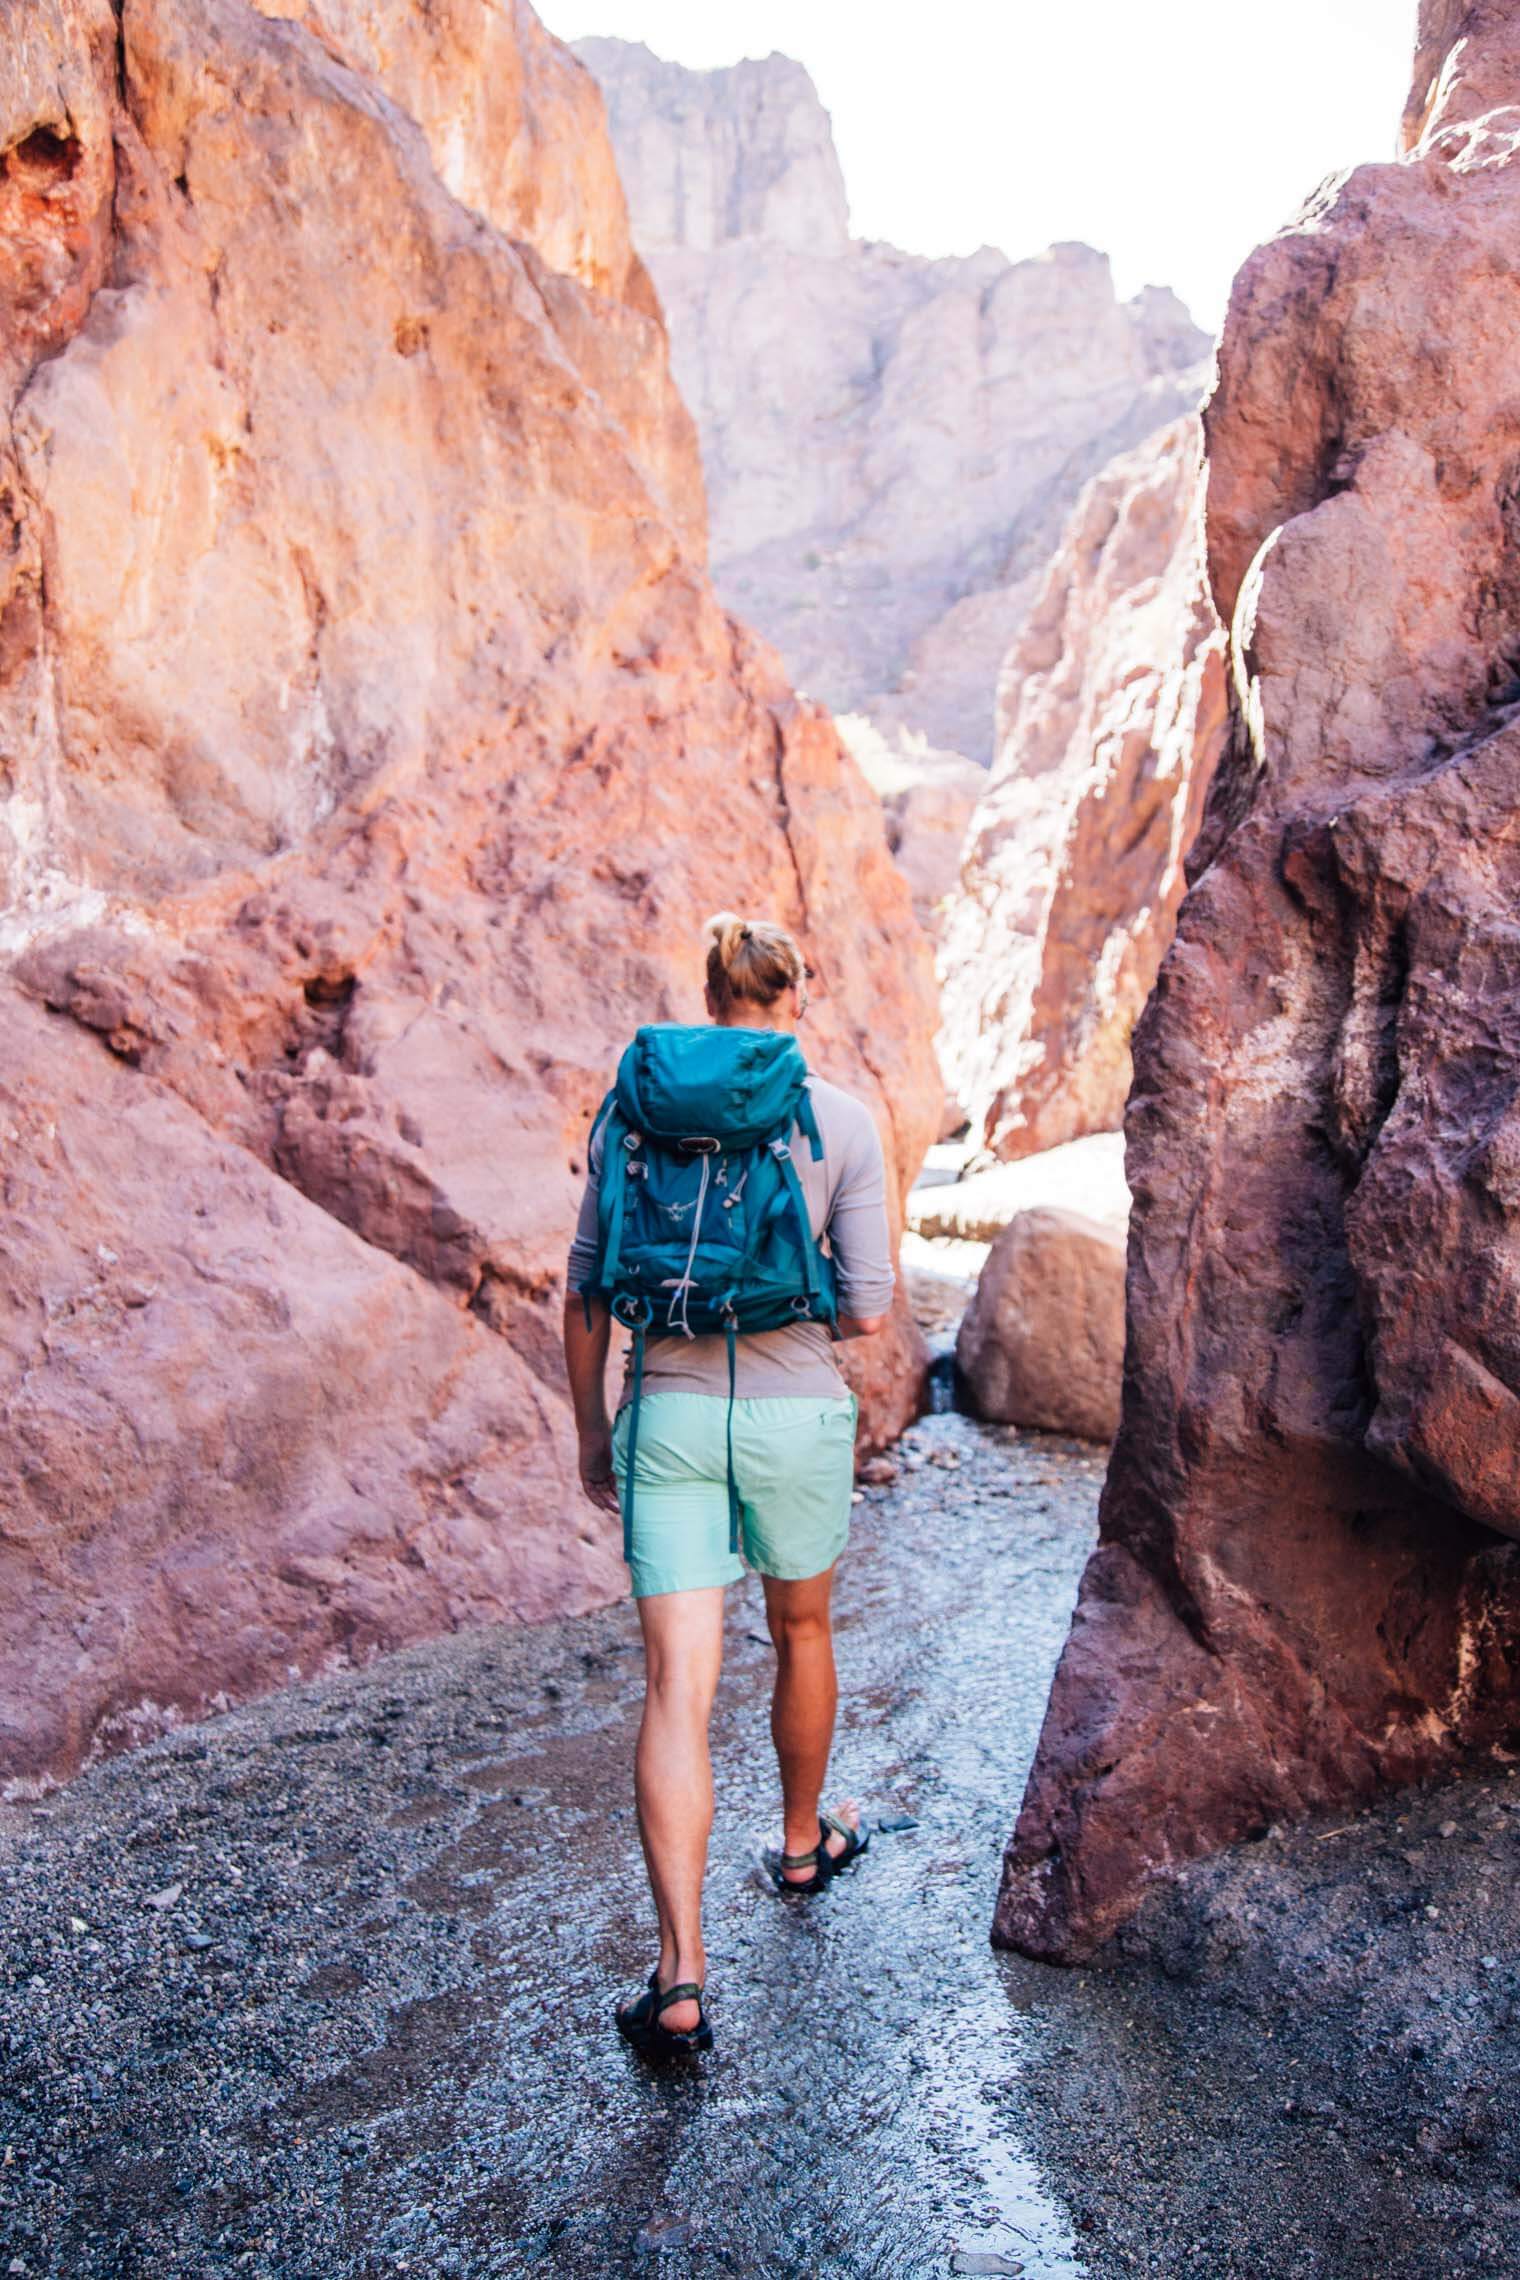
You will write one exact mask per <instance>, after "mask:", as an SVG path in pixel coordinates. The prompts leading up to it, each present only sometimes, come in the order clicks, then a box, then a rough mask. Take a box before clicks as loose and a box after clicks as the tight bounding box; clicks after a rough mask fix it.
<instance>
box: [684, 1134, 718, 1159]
mask: <svg viewBox="0 0 1520 2280" xmlns="http://www.w3.org/2000/svg"><path fill="white" fill-rule="evenodd" d="M722 1145H723V1143H722V1141H721V1140H714V1139H712V1138H711V1137H710V1135H708V1134H706V1133H701V1132H698V1133H694V1134H691V1135H689V1136H688V1137H687V1138H685V1139H681V1140H678V1141H677V1142H676V1146H677V1147H678V1148H679V1149H680V1150H681V1153H682V1154H683V1155H685V1156H716V1155H717V1153H718V1150H719V1149H720V1148H721V1147H722Z"/></svg>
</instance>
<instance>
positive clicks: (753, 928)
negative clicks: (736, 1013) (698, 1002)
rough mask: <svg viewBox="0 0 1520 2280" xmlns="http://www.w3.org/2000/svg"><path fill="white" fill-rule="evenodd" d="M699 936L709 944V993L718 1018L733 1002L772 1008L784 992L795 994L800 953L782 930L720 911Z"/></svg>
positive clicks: (760, 920) (801, 970)
mask: <svg viewBox="0 0 1520 2280" xmlns="http://www.w3.org/2000/svg"><path fill="white" fill-rule="evenodd" d="M702 931H703V934H704V935H705V936H706V938H707V943H708V951H707V987H708V989H709V990H710V991H711V993H712V998H713V1003H714V1004H715V1005H716V1006H717V1007H718V1009H719V1011H720V1012H722V1011H724V1010H726V1008H727V1007H729V1006H731V1005H732V1004H733V1003H734V1002H735V1000H736V999H744V1000H745V1001H747V1002H748V1003H750V1004H752V1005H774V1004H775V1002H776V1000H777V998H779V997H780V995H781V993H782V991H783V990H788V989H795V988H796V987H797V985H798V984H799V983H800V982H801V980H802V978H803V973H804V970H805V968H804V961H803V956H802V951H801V948H800V947H799V945H798V942H797V938H796V936H795V935H793V934H790V933H788V931H787V929H786V928H785V927H784V926H772V925H771V924H770V922H769V921H768V920H766V919H763V918H741V917H740V916H739V914H738V913H737V911H732V910H720V911H718V912H716V913H715V915H714V916H713V917H712V918H710V919H709V920H708V922H707V924H706V926H705V927H704V928H703V929H702Z"/></svg>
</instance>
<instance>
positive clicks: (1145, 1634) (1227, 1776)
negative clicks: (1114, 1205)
mask: <svg viewBox="0 0 1520 2280" xmlns="http://www.w3.org/2000/svg"><path fill="white" fill-rule="evenodd" d="M1416 77H1417V85H1416V89H1415V93H1414V95H1413V97H1412V99H1411V105H1410V114H1409V116H1410V121H1411V131H1412V133H1413V134H1414V136H1415V137H1416V138H1417V139H1416V140H1415V141H1414V142H1413V143H1412V146H1411V147H1410V149H1409V151H1408V153H1407V155H1406V156H1405V157H1404V158H1403V159H1402V161H1400V162H1397V163H1393V164H1389V165H1382V166H1369V167H1364V168H1362V169H1360V170H1358V171H1357V172H1356V173H1354V174H1352V175H1351V176H1350V177H1349V178H1348V179H1347V180H1346V181H1345V182H1343V183H1342V184H1340V185H1339V186H1331V187H1330V188H1328V189H1327V190H1326V191H1324V192H1323V193H1321V195H1320V196H1319V198H1318V199H1317V200H1316V203H1315V204H1314V206H1313V207H1312V208H1311V209H1310V210H1309V211H1308V212H1307V213H1306V214H1305V216H1304V217H1303V218H1302V220H1301V221H1300V223H1298V224H1297V225H1295V226H1293V227H1291V228H1289V229H1288V230H1287V231H1285V232H1284V233H1283V234H1282V235H1281V236H1280V237H1278V238H1276V239H1274V240H1273V241H1272V242H1271V243H1269V244H1268V245H1266V246H1264V247H1262V248H1261V250H1260V251H1259V252H1257V253H1256V254H1255V255H1253V257H1252V258H1251V260H1250V261H1248V262H1247V264H1246V266H1245V268H1244V269H1243V270H1242V272H1241V274H1240V277H1239V279H1238V280H1237V282H1236V286H1235V292H1234V297H1233V300H1232V303H1231V309H1230V315H1229V320H1228V323H1227V326H1226V329H1225V335H1224V341H1223V346H1222V350H1221V356H1220V375H1219V383H1218V387H1217V389H1216V391H1215V394H1214V397H1213V400H1212V402H1211V404H1210V405H1209V407H1208V409H1207V412H1206V416H1205V425H1206V434H1207V451H1208V541H1209V560H1210V567H1211V573H1212V581H1213V591H1214V595H1215V599H1216V601H1217V603H1218V606H1219V610H1220V614H1221V616H1222V617H1223V618H1224V619H1225V620H1226V621H1228V622H1229V623H1230V624H1231V627H1232V636H1231V648H1232V664H1233V668H1234V679H1235V687H1236V692H1237V702H1236V707H1235V735H1234V738H1233V740H1232V744H1231V748H1230V751H1229V753H1228V755H1227V757H1226V758H1225V760H1224V761H1223V762H1222V763H1221V766H1220V770H1219V773H1218V775H1217V777H1216V781H1215V787H1214V792H1213V795H1212V798H1211V801H1210V805H1209V809H1208V813H1207V815H1206V818H1205V821H1204V826H1203V830H1202V834H1201V837H1200V842H1199V846H1198V849H1197V851H1196V854H1195V858H1194V861H1195V866H1196V870H1195V877H1196V883H1195V884H1194V886H1193V888H1192V891H1191V892H1190V894H1189V895H1188V897H1187V899H1186V901H1185V902H1184V904H1183V907H1182V912H1181V915H1180V919H1179V922H1178V928H1177V935H1176V939H1175V942H1174V944H1173V947H1172V949H1171V951H1170V952H1169V954H1168V956H1167V959H1166V962H1165V964H1164V966H1163V968H1162V973H1161V979H1160V983H1159V986H1158V989H1157V993H1156V995H1155V997H1154V998H1153V999H1152V1001H1151V1003H1150V1005H1149V1007H1148V1008H1147V1011H1146V1013H1145V1015H1144V1016H1143V1018H1142V1021H1141V1024H1140V1028H1139V1031H1138V1033H1137V1037H1136V1045H1135V1087H1134V1091H1133V1094H1132V1096H1131V1101H1130V1107H1129V1113H1128V1116H1127V1118H1126V1137H1127V1142H1128V1168H1129V1173H1130V1179H1131V1184H1132V1187H1133V1191H1134V1199H1135V1200H1134V1217H1133V1221H1132V1225H1131V1248H1130V1269H1129V1292H1128V1307H1129V1343H1128V1352H1127V1360H1126V1384H1125V1397H1124V1407H1123V1423H1122V1427H1121V1432H1120V1437H1119V1441H1118V1444H1117V1446H1116V1449H1115V1453H1114V1458H1113V1463H1112V1466H1111V1468H1110V1472H1109V1477H1108V1483H1107V1487H1106V1490H1105V1495H1104V1501H1103V1508H1102V1524H1101V1542H1100V1546H1099V1549H1098V1551H1097V1552H1096V1553H1095V1555H1094V1557H1093V1560H1092V1562H1091V1564H1090V1566H1089V1568H1088V1571H1087V1574H1086V1577H1085V1578H1084V1581H1083V1586H1082V1593H1081V1599H1080V1603H1079V1606H1078V1609H1077V1614H1076V1618H1075V1621H1074V1624H1073V1628H1072V1633H1071V1637H1070V1640H1069V1642H1068V1644H1067V1647H1066V1650H1065V1654H1064V1656H1063V1658H1062V1662H1061V1665H1060V1669H1059V1672H1058V1675H1057V1678H1056V1683H1055V1689H1054V1692H1053V1695H1052V1699H1051V1704H1050V1709H1049V1712H1048V1715H1047V1719H1046V1724H1045V1729H1044V1734H1043V1737H1042V1740H1041V1744H1040V1749H1039V1754H1038V1757H1037V1761H1036V1764H1035V1767H1034V1771H1033V1774H1032V1776H1031V1779H1030V1784H1029V1788H1028V1791H1027V1794H1026V1796H1025V1800H1024V1806H1023V1811H1022V1813H1021V1815H1020V1818H1019V1823H1018V1827H1017V1830H1016V1831H1015V1835H1014V1839H1013V1842H1012V1845H1011V1846H1010V1849H1009V1852H1008V1856H1007V1860H1006V1863H1005V1874H1004V1881H1003V1888H1002V1894H1001V1898H1000V1901H999V1906H998V1914H997V1935H998V1936H999V1937H1000V1938H1002V1939H1004V1940H1007V1941H1010V1942H1012V1943H1014V1944H1016V1945H1018V1946H1020V1947H1023V1948H1026V1949H1028V1950H1030V1951H1032V1952H1034V1953H1036V1954H1041V1955H1047V1956H1053V1957H1063V1958H1069V1957H1074V1956H1078V1955H1081V1954H1083V1953H1085V1952H1086V1951H1087V1950H1089V1949H1090V1948H1091V1947H1092V1946H1093V1945H1094V1944H1096V1943H1097V1942H1098V1941H1099V1940H1101V1939H1102V1938H1103V1937H1104V1936H1105V1935H1106V1934H1107V1933H1108V1932H1109V1931H1111V1930H1112V1929H1113V1928H1114V1926H1115V1925H1116V1924H1118V1923H1119V1922H1121V1921H1122V1920H1123V1918H1124V1917H1125V1916H1126V1915H1127V1914H1128V1913H1129V1912H1130V1911H1131V1910H1132V1909H1133V1908H1134V1906H1135V1905H1136V1903H1137V1901H1138V1900H1139V1899H1140V1897H1141V1895H1142V1894H1143V1892H1144V1890H1145V1886H1146V1884H1147V1881H1148V1880H1149V1879H1150V1878H1152V1877H1154V1876H1155V1875H1156V1874H1158V1873H1159V1872H1161V1871H1163V1870H1164V1869H1165V1868H1166V1867H1167V1866H1168V1864H1169V1863H1173V1862H1176V1861H1180V1860H1185V1859H1187V1858H1188V1857H1189V1856H1191V1855H1194V1854H1197V1853H1199V1852H1202V1851H1204V1850H1207V1849H1209V1848H1211V1847H1214V1846H1217V1845H1220V1844H1223V1843H1227V1842H1230V1841H1232V1840H1234V1839H1238V1838H1241V1837H1243V1836H1246V1835H1248V1834H1249V1833H1251V1832H1252V1831H1253V1830H1260V1829H1261V1828H1262V1827H1263V1826H1264V1825H1266V1824H1268V1823H1270V1822H1272V1821H1274V1820H1276V1819H1279V1818H1281V1817H1283V1816H1286V1815H1294V1814H1301V1813H1304V1812H1306V1811H1308V1810H1310V1809H1312V1808H1314V1807H1317V1806H1325V1805H1330V1804H1336V1805H1339V1804H1340V1803H1341V1802H1342V1801H1343V1800H1345V1799H1347V1798H1351V1797H1356V1796H1360V1795H1364V1794H1366V1793H1367V1792H1368V1791H1370V1790H1372V1789H1373V1788H1374V1787H1376V1786H1377V1785H1378V1784H1380V1783H1383V1782H1389V1781H1406V1780H1411V1779H1416V1778H1418V1777H1420V1776H1422V1775H1424V1774H1427V1773H1429V1772H1431V1771H1433V1770H1436V1769H1439V1768H1441V1767H1444V1766H1448V1765H1450V1764H1452V1763H1454V1762H1460V1761H1461V1760H1462V1759H1463V1758H1464V1757H1465V1756H1467V1755H1469V1754H1471V1753H1474V1752H1479V1751H1484V1750H1487V1749H1488V1748H1490V1747H1498V1748H1502V1749H1503V1750H1505V1751H1511V1750H1512V1749H1513V1746H1514V1740H1515V1736H1516V1733H1517V1730H1520V1547H1517V1543H1516V1541H1515V1539H1517V1538H1520V1340H1517V1333H1516V1324H1517V1322H1520V1177H1517V1170H1516V1167H1517V1165H1520V1127H1517V1122H1516V1108H1515V1101H1516V1097H1517V1087H1520V940H1517V935H1516V929H1515V910H1516V905H1517V898H1520V860H1517V855H1516V839H1515V826H1514V819H1515V816H1516V813H1517V812H1520V680H1517V677H1516V673H1517V659H1520V572H1517V560H1520V557H1517V552H1516V498H1517V484H1520V426H1517V417H1516V412H1515V395H1514V382H1513V375H1514V371H1515V365H1516V358H1517V354H1520V314H1517V304H1516V300H1515V295H1514V290H1513V283H1512V279H1511V275H1510V271H1511V266H1512V248H1513V246H1514V244H1515V241H1516V231H1517V227H1520V110H1517V108H1516V107H1515V106H1516V104H1517V102H1520V25H1517V23H1516V19H1515V14H1514V11H1513V10H1512V9H1510V8H1500V7H1493V6H1471V7H1461V6H1456V5H1451V4H1449V0H1437V4H1436V5H1427V6H1426V7H1425V8H1424V10H1423V11H1422V20H1421V32H1420V49H1419V56H1418V61H1417V73H1416Z"/></svg>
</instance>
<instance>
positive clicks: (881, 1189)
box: [567, 1076, 895, 1401]
mask: <svg viewBox="0 0 1520 2280" xmlns="http://www.w3.org/2000/svg"><path fill="white" fill-rule="evenodd" d="M807 1083H808V1093H809V1096H810V1098H811V1100H812V1103H813V1113H814V1115H815V1116H816V1117H817V1119H818V1132H819V1137H820V1138H821V1139H822V1141H823V1157H822V1161H821V1162H820V1161H818V1160H816V1159H815V1158H814V1156H813V1153H812V1150H811V1148H810V1147H809V1146H808V1144H807V1142H806V1141H805V1140H802V1141H801V1142H800V1144H798V1145H796V1146H795V1148H794V1161H795V1163H796V1166H797V1170H798V1173H799V1175H800V1177H801V1180H802V1192H803V1194H804V1195H805V1196H806V1198H807V1207H808V1217H809V1219H810V1220H811V1221H812V1226H813V1233H814V1234H815V1235H816V1236H819V1237H826V1238H827V1241H828V1247H829V1250H830V1252H831V1253H832V1254H833V1259H834V1268H835V1273H836V1274H837V1276H838V1281H839V1311H840V1313H841V1314H848V1315H853V1316H855V1317H857V1318H859V1317H862V1316H865V1317H869V1316H871V1315H877V1314H885V1313H886V1311H887V1309H888V1307H889V1306H890V1305H891V1303H892V1289H893V1283H894V1279H895V1278H894V1276H893V1272H892V1238H891V1232H890V1230H889V1228H888V1225H887V1186H886V1169H885V1166H884V1164H883V1162H882V1153H881V1140H880V1138H879V1136H878V1134H877V1130H876V1125H875V1122H874V1120H873V1118H872V1116H871V1112H870V1110H869V1109H868V1108H867V1107H866V1105H865V1103H864V1102H863V1101H859V1100H856V1098H855V1097H854V1095H853V1094H852V1093H847V1092H841V1091H840V1089H839V1087H838V1086H837V1085H831V1084H828V1083H826V1082H825V1081H824V1079H823V1078H822V1077H815V1076H809V1078H808V1080H807ZM795 1137H796V1136H795V1135H794V1139H795ZM601 1171H602V1133H601V1132H598V1134H597V1136H596V1138H595V1140H594V1141H593V1143H592V1146H591V1156H590V1163H589V1166H588V1171H587V1178H586V1192H585V1194H584V1195H583V1196H582V1197H581V1208H580V1216H579V1218H578V1220H577V1221H576V1228H575V1239H574V1241H573V1242H572V1243H571V1245H570V1259H569V1272H568V1277H567V1279H568V1282H569V1287H570V1288H571V1290H580V1289H582V1288H583V1287H584V1285H585V1284H586V1283H587V1282H588V1281H589V1279H590V1276H591V1273H592V1270H593V1268H594V1267H595V1265H596V1207H597V1190H598V1186H599V1183H600V1180H601ZM833 1346H834V1342H833V1339H832V1338H831V1336H830V1334H829V1331H828V1329H827V1328H826V1326H825V1325H824V1324H823V1323H821V1322H789V1323H787V1324H786V1325H785V1326H784V1328H782V1329H780V1330H757V1331H753V1332H751V1333H750V1334H749V1335H748V1336H747V1337H741V1338H740V1339H739V1341H738V1352H737V1364H736V1369H735V1389H736V1391H737V1392H738V1393H739V1395H740V1396H741V1397H742V1398H744V1399H746V1400H749V1399H755V1398H760V1399H765V1398H769V1397H773V1396H776V1395H781V1396H783V1397H785V1396H791V1395H795V1396H797V1397H799V1398H803V1399H809V1400H811V1399H814V1398H819V1399H822V1400H825V1401H828V1400H837V1399H839V1398H840V1397H841V1396H842V1395H843V1394H844V1393H845V1392H846V1390H847V1389H846V1386H845V1382H844V1379H843V1378H842V1377H841V1375H840V1373H839V1369H838V1366H837V1365H836V1363H835V1360H834V1351H833ZM644 1384H645V1386H646V1388H647V1389H648V1390H649V1391H650V1392H651V1393H653V1392H656V1391H658V1392H665V1393H714V1394H722V1395H723V1396H724V1398H725V1399H726V1398H727V1396H728V1347H727V1342H726V1341H725V1340H724V1339H722V1338H717V1337H711V1338H684V1337H681V1336H679V1335H677V1336H672V1337H656V1336H654V1335H653V1333H651V1335H650V1337H649V1340H648V1344H647V1347H646V1353H645V1363H644Z"/></svg>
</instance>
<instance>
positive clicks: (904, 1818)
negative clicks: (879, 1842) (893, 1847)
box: [876, 1813, 918, 1836]
mask: <svg viewBox="0 0 1520 2280" xmlns="http://www.w3.org/2000/svg"><path fill="white" fill-rule="evenodd" d="M876 1826H877V1828H878V1829H880V1830H881V1831H882V1832H883V1834H884V1835H886V1836H896V1835H897V1833H898V1831H899V1830H901V1829H916V1828H917V1827H918V1821H917V1819H916V1818H915V1816H914V1815H913V1814H912V1813H878V1815H877V1816H876Z"/></svg>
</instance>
